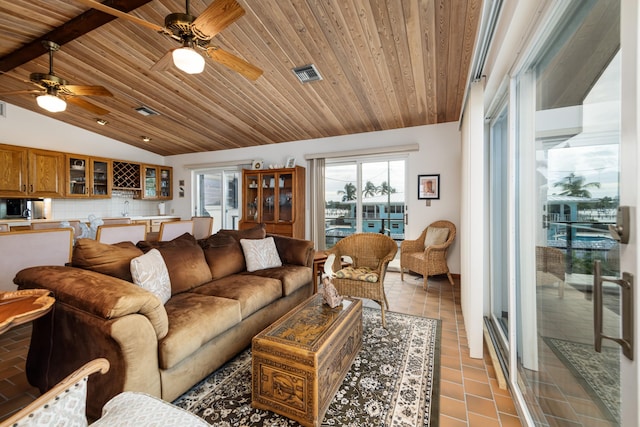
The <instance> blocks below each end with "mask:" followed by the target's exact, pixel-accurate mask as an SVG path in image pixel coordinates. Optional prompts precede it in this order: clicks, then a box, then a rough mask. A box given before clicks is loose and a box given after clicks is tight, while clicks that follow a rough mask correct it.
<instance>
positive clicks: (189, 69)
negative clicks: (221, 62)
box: [172, 46, 204, 74]
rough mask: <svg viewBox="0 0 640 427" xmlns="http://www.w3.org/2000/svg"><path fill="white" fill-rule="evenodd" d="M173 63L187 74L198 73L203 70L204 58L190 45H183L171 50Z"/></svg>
mask: <svg viewBox="0 0 640 427" xmlns="http://www.w3.org/2000/svg"><path fill="white" fill-rule="evenodd" d="M172 55H173V63H174V64H175V66H176V67H178V68H179V69H180V70H182V71H184V72H185V73H188V74H198V73H201V72H202V71H203V70H204V58H203V57H202V55H200V54H199V53H198V52H196V51H195V49H193V48H192V47H189V46H184V47H181V48H179V49H176V50H174V51H173V54H172Z"/></svg>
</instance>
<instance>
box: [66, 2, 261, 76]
mask: <svg viewBox="0 0 640 427" xmlns="http://www.w3.org/2000/svg"><path fill="white" fill-rule="evenodd" d="M77 1H78V2H80V3H83V4H85V5H87V6H90V7H92V8H94V9H96V10H99V11H100V12H104V13H108V14H110V15H113V16H116V17H118V18H122V19H126V20H128V21H130V22H132V23H134V24H136V25H141V26H144V27H146V28H149V29H151V30H154V31H157V32H158V33H160V34H163V35H165V36H168V37H170V38H171V39H173V40H174V41H178V42H180V43H182V47H181V48H178V49H175V50H173V51H172V55H171V56H172V57H173V63H174V65H175V66H176V67H177V68H178V69H180V70H182V71H184V72H185V73H189V74H197V73H201V72H202V71H203V70H204V66H205V59H204V56H203V55H201V54H200V53H199V52H198V49H200V50H202V51H203V53H204V54H206V56H207V57H208V58H210V59H212V60H213V61H215V62H217V63H219V64H221V65H224V66H225V67H227V68H229V69H231V70H233V71H235V72H238V73H240V74H241V75H243V76H244V77H246V78H247V79H249V80H257V79H258V78H259V77H260V76H261V75H262V73H263V71H262V70H261V69H260V68H258V67H256V66H255V65H252V64H250V63H248V62H247V61H245V60H244V59H242V58H240V57H238V56H236V55H234V54H232V53H230V52H227V51H225V50H223V49H221V48H220V47H219V46H209V43H210V42H211V39H212V38H213V37H214V36H215V35H216V34H218V33H220V32H221V31H222V30H224V29H225V28H227V27H228V26H229V25H231V24H233V23H234V22H235V21H237V20H238V19H240V18H241V17H242V16H243V15H244V14H245V10H244V9H243V8H242V6H240V4H239V3H238V2H237V0H214V1H212V2H211V3H210V4H209V6H207V8H206V9H205V10H204V11H203V12H202V13H201V14H200V16H198V17H195V16H193V15H191V14H190V13H189V0H185V9H186V10H185V13H181V12H177V13H171V14H169V15H167V16H165V20H164V27H163V26H160V25H157V24H154V23H151V22H148V21H145V20H143V19H140V18H138V17H136V16H134V15H130V14H128V13H124V12H122V11H120V10H117V9H114V8H112V7H110V6H107V5H105V4H102V3H100V2H99V1H96V0H77ZM165 57H168V55H165V56H164V57H163V58H165ZM163 58H162V59H160V60H159V61H158V62H156V65H154V67H155V68H154V67H152V68H151V69H152V70H154V69H155V70H161V69H164V60H163ZM179 58H181V59H179ZM182 58H184V59H182Z"/></svg>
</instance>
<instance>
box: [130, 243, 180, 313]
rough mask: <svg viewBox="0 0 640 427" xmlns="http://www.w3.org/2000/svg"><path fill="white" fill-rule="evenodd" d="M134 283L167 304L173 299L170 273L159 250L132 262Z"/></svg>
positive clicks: (154, 250) (151, 251)
mask: <svg viewBox="0 0 640 427" xmlns="http://www.w3.org/2000/svg"><path fill="white" fill-rule="evenodd" d="M131 277H133V283H135V284H136V285H138V286H140V287H141V288H142V289H146V290H148V291H149V292H151V293H152V294H154V295H155V296H157V297H158V299H159V300H160V301H161V302H162V303H163V304H165V303H166V302H167V301H169V298H171V281H170V280H169V271H168V270H167V266H166V265H165V263H164V259H162V255H160V252H159V251H158V250H157V249H151V250H150V251H149V252H147V253H146V254H144V255H140V256H139V257H137V258H134V259H132V260H131Z"/></svg>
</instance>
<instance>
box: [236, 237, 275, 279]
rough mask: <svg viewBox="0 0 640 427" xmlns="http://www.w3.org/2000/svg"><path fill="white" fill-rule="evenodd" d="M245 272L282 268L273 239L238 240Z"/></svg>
mask: <svg viewBox="0 0 640 427" xmlns="http://www.w3.org/2000/svg"><path fill="white" fill-rule="evenodd" d="M240 244H241V245H242V251H243V252H244V259H245V262H246V263H247V271H248V272H252V271H256V270H264V269H265V268H273V267H280V266H282V261H281V260H280V255H278V250H277V249H276V243H275V242H274V240H273V237H267V238H266V239H240Z"/></svg>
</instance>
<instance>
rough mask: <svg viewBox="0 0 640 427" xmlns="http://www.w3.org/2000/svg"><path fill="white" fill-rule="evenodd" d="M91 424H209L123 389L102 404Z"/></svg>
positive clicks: (157, 426) (196, 426)
mask: <svg viewBox="0 0 640 427" xmlns="http://www.w3.org/2000/svg"><path fill="white" fill-rule="evenodd" d="M91 425H92V426H104V427H128V426H138V427H144V426H154V427H162V426H166V427H176V426H180V427H192V426H193V427H200V426H202V427H210V424H209V423H207V422H206V421H205V420H203V419H202V418H199V417H197V416H195V415H193V414H192V413H191V412H187V411H185V410H184V409H182V408H178V407H177V406H175V405H172V404H171V403H169V402H165V401H164V400H161V399H158V398H157V397H153V396H150V395H148V394H145V393H139V392H132V391H125V392H123V393H120V394H118V395H117V396H115V397H114V398H112V399H111V400H109V401H108V402H107V403H106V404H105V405H104V406H103V407H102V417H101V418H100V419H99V420H97V421H96V422H95V423H93V424H91Z"/></svg>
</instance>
